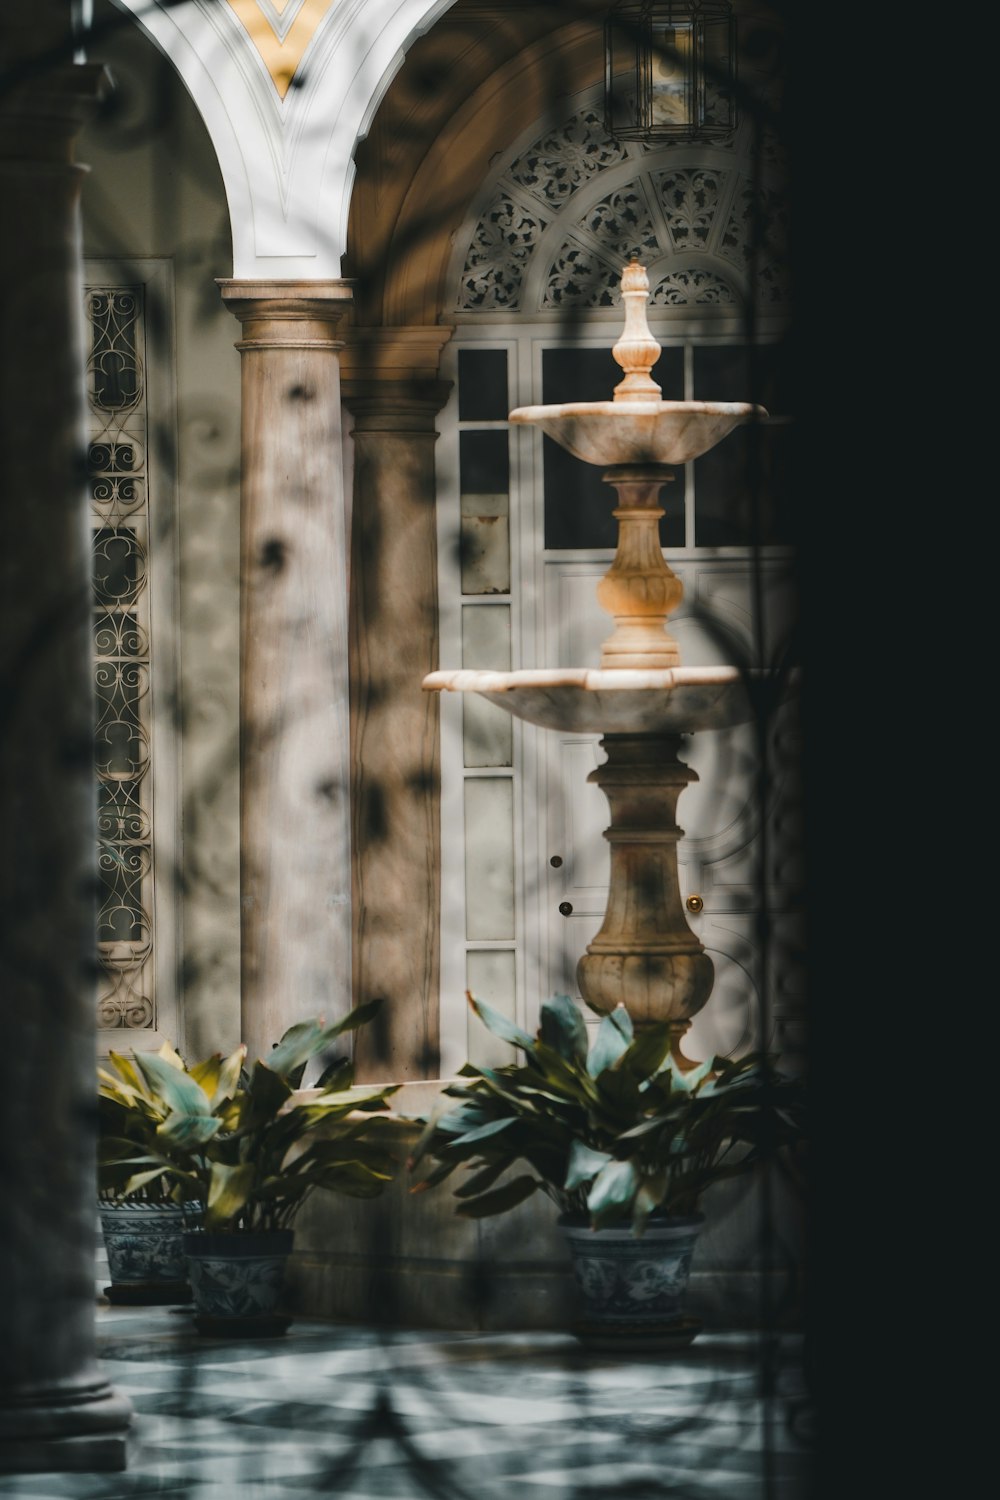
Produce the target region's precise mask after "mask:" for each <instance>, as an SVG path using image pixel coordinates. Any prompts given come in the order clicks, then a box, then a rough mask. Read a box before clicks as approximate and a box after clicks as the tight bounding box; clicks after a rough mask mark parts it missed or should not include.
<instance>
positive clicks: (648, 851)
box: [577, 734, 715, 1053]
mask: <svg viewBox="0 0 1000 1500" xmlns="http://www.w3.org/2000/svg"><path fill="white" fill-rule="evenodd" d="M679 745H680V736H679V735H676V734H670V735H656V734H607V735H605V736H604V737H603V738H602V740H601V748H602V749H603V750H604V752H605V754H606V755H607V760H606V761H605V762H604V764H603V765H601V766H598V767H597V768H596V770H594V771H591V773H590V775H589V776H588V778H587V779H588V781H592V782H596V784H597V785H598V786H599V787H600V788H601V790H602V792H603V793H604V795H605V796H606V797H607V799H608V805H609V807H610V809H611V826H610V827H609V828H607V829H606V830H605V833H604V837H605V838H606V839H607V841H608V843H609V844H610V846H611V876H610V888H609V891H608V902H607V908H606V910H605V914H604V922H603V925H602V927H601V929H600V931H599V932H598V933H597V935H596V936H595V937H594V939H593V941H592V942H590V943H588V944H587V951H586V953H585V954H584V955H583V957H582V958H581V959H580V962H579V964H578V966H577V981H578V983H579V985H580V992H581V994H582V995H583V998H584V1000H585V1001H586V1002H587V1004H588V1005H589V1006H590V1007H591V1009H592V1010H595V1011H599V1012H602V1013H604V1012H607V1011H610V1010H614V1009H615V1007H616V1006H618V1005H624V1007H625V1009H626V1010H627V1011H628V1013H629V1015H630V1016H631V1017H632V1021H633V1023H634V1024H635V1025H636V1026H639V1027H641V1026H642V1025H643V1024H648V1023H649V1022H653V1021H669V1022H670V1025H671V1028H672V1030H673V1031H674V1034H675V1046H674V1050H675V1053H678V1052H679V1045H680V1040H681V1037H682V1036H683V1035H684V1033H685V1031H687V1029H688V1027H689V1026H690V1024H691V1018H692V1017H693V1016H695V1015H697V1013H698V1011H700V1010H701V1008H702V1006H703V1005H704V1004H705V1002H706V1000H707V999H708V997H709V995H710V994H711V992H712V985H713V981H714V978H715V972H714V968H713V965H712V960H711V959H710V958H709V956H708V954H707V953H706V952H705V949H704V944H703V943H702V942H701V941H700V940H699V939H698V938H697V937H696V936H695V934H694V933H693V932H692V931H691V928H690V927H689V926H688V923H687V918H686V917H685V915H684V903H683V900H682V898H681V890H680V882H679V878H678V870H677V844H678V841H679V840H680V839H681V838H682V836H683V833H684V830H683V829H682V828H680V827H679V826H678V824H677V799H678V798H679V797H680V794H681V792H682V791H683V790H684V788H685V787H686V786H688V785H689V784H690V783H691V782H692V781H697V779H698V774H697V772H696V771H693V770H692V769H691V767H690V766H686V765H684V763H683V762H682V761H681V760H679V759H678V756H677V751H678V748H679Z"/></svg>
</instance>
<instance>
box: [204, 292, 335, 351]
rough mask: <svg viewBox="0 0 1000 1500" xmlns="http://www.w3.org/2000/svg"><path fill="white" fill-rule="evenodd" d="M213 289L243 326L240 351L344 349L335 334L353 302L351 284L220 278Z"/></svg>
mask: <svg viewBox="0 0 1000 1500" xmlns="http://www.w3.org/2000/svg"><path fill="white" fill-rule="evenodd" d="M215 284H216V286H217V287H218V288H219V292H220V295H221V297H222V300H223V302H224V303H225V304H226V306H227V307H228V308H229V310H230V312H231V313H232V314H233V316H234V317H236V318H238V319H239V321H240V323H241V324H242V325H243V338H242V339H241V340H240V342H239V343H238V344H237V345H236V347H237V349H240V350H246V349H273V348H277V347H280V348H307V349H340V348H342V347H343V342H344V341H343V339H342V338H340V337H337V336H336V331H337V329H338V328H339V326H340V324H341V322H342V321H343V319H344V317H345V316H346V314H347V312H348V310H349V309H350V306H351V302H352V299H353V297H354V283H353V282H351V281H347V280H343V279H337V280H329V281H312V280H309V279H306V278H301V279H295V280H281V281H279V280H273V281H272V280H263V279H261V278H259V277H253V278H247V279H243V278H235V277H218V278H217V279H216V283H215Z"/></svg>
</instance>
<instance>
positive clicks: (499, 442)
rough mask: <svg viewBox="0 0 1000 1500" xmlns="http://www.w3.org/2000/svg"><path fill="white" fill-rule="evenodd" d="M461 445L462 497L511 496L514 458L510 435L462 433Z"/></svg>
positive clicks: (460, 436)
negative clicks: (510, 455)
mask: <svg viewBox="0 0 1000 1500" xmlns="http://www.w3.org/2000/svg"><path fill="white" fill-rule="evenodd" d="M458 442H459V449H458V452H459V481H460V485H461V490H462V494H463V495H505V494H507V492H508V491H509V489H510V459H509V457H508V449H507V434H506V432H461V433H459V437H458Z"/></svg>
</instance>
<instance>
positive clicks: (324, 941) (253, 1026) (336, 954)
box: [219, 280, 352, 1056]
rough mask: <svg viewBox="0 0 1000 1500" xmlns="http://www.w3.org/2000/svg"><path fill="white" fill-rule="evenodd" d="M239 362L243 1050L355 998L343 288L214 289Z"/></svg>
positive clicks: (273, 284) (317, 284)
mask: <svg viewBox="0 0 1000 1500" xmlns="http://www.w3.org/2000/svg"><path fill="white" fill-rule="evenodd" d="M219 286H220V288H221V292H222V296H223V299H224V301H225V302H226V305H227V306H228V307H229V308H230V310H231V311H232V312H233V313H234V314H235V315H236V317H237V318H239V320H240V323H241V324H242V328H243V337H242V338H241V339H240V341H239V342H238V343H237V346H236V347H237V348H238V349H239V350H240V353H241V355H242V427H243V438H242V488H241V651H240V800H241V814H240V818H241V825H240V843H241V856H240V882H241V907H242V919H241V970H242V980H241V988H242V1029H243V1040H244V1041H246V1042H247V1043H248V1045H249V1047H250V1050H251V1056H255V1055H256V1056H266V1055H267V1053H268V1051H269V1050H270V1048H271V1046H272V1045H273V1043H274V1042H276V1041H277V1040H278V1038H279V1037H280V1036H281V1034H282V1032H283V1031H285V1030H286V1028H287V1027H288V1026H290V1025H292V1024H293V1023H294V1022H296V1021H301V1020H304V1019H305V1018H307V1017H310V1016H315V1015H325V1016H326V1017H327V1019H329V1020H332V1019H334V1017H336V1016H338V1015H341V1014H342V1013H343V1012H344V1011H346V1010H347V1009H348V1008H349V1006H350V1005H351V1003H352V995H351V907H350V901H351V874H350V790H349V760H348V681H347V562H346V554H345V525H344V483H343V454H342V439H341V410H340V370H339V364H338V358H337V351H338V350H339V349H340V347H341V343H342V340H341V338H340V337H339V335H338V330H339V326H340V323H341V319H342V318H343V316H344V313H345V312H346V310H347V308H348V306H349V303H350V299H351V289H350V286H349V285H348V284H347V283H345V282H343V281H247V280H225V281H220V283H219Z"/></svg>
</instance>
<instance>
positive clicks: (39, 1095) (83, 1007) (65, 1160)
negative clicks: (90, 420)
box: [0, 0, 131, 1473]
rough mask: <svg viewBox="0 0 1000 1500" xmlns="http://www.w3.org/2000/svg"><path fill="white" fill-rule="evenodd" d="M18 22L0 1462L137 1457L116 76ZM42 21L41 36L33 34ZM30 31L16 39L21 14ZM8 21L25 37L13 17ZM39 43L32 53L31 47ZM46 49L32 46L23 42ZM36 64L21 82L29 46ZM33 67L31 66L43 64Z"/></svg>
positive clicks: (8, 500) (1, 1013)
mask: <svg viewBox="0 0 1000 1500" xmlns="http://www.w3.org/2000/svg"><path fill="white" fill-rule="evenodd" d="M62 9H63V8H62V7H54V6H53V5H52V4H51V3H50V4H46V3H45V0H42V3H41V4H40V5H39V6H38V7H35V8H33V9H32V11H31V13H30V15H29V14H28V13H27V12H26V13H25V16H24V17H23V18H20V19H19V18H5V20H4V22H3V29H4V36H3V42H4V44H5V45H4V51H5V54H6V55H5V58H4V62H5V64H7V65H8V66H10V67H11V71H9V72H7V73H6V75H5V77H4V79H3V87H2V92H0V197H2V201H3V211H4V224H5V232H4V233H3V234H2V235H0V327H2V329H3V338H4V349H3V365H2V370H3V374H2V378H0V412H2V414H3V423H4V435H3V441H2V442H0V518H2V526H3V547H2V548H0V1017H2V1022H0V1026H2V1031H0V1183H2V1190H3V1225H2V1229H0V1295H2V1297H3V1309H2V1313H0V1320H2V1326H3V1331H2V1334H0V1472H6V1473H24V1472H28V1471H31V1472H37V1471H41V1470H56V1471H61V1470H99V1469H122V1468H124V1467H125V1456H126V1455H125V1433H126V1429H127V1428H128V1426H129V1423H130V1421H131V1406H130V1405H129V1403H128V1401H127V1400H126V1399H125V1398H124V1397H123V1396H121V1395H119V1394H118V1393H117V1392H116V1391H115V1390H114V1389H113V1388H112V1387H111V1386H110V1385H109V1384H108V1382H107V1381H106V1380H105V1379H104V1377H103V1375H102V1374H101V1372H100V1370H99V1368H98V1366H97V1363H96V1357H95V1356H96V1337H95V1321H94V1312H95V1262H94V1251H95V1235H96V1221H97V1212H96V1205H97V1185H96V1132H95V1126H96V1075H95V1066H96V1061H97V1056H96V1043H95V1034H96V1033H95V1014H94V1013H95V1003H96V986H95V974H96V967H95V956H96V955H95V947H96V921H97V917H96V900H95V896H96V887H97V824H96V800H95V790H94V788H95V782H94V764H93V743H94V715H93V690H92V680H93V673H92V665H91V656H92V626H91V615H92V606H91V586H90V571H91V567H90V533H89V526H88V509H87V496H86V488H85V477H84V476H85V472H86V471H85V453H86V446H85V444H86V438H85V418H84V413H85V391H84V383H83V369H84V363H83V337H82V333H83V308H82V301H83V286H82V281H83V278H82V267H81V247H80V209H79V197H80V188H81V180H82V177H83V174H84V172H85V170H86V169H85V168H84V167H82V166H79V165H77V164H76V163H75V162H74V160H73V149H74V141H75V138H76V135H77V133H78V131H79V129H80V127H81V125H82V124H83V123H84V121H85V120H86V119H87V118H88V117H89V116H90V114H91V113H92V111H93V109H94V108H95V106H96V104H97V102H98V100H99V98H100V96H101V94H102V93H103V91H104V89H105V87H106V85H107V81H108V80H107V74H106V73H105V72H104V69H103V68H101V67H97V66H93V65H90V64H79V65H75V66H74V65H73V64H72V63H71V62H70V61H69V60H68V59H69V56H70V53H69V50H68V49H65V50H63V51H62V52H61V56H62V57H63V58H65V59H66V60H65V61H62V60H58V55H59V54H58V53H57V54H56V56H57V60H56V61H52V62H46V61H45V60H44V57H43V56H42V55H41V54H40V53H39V50H38V49H39V48H44V46H45V45H46V44H47V43H49V42H50V41H51V42H52V44H53V46H55V44H56V43H58V41H59V38H60V36H61V35H62V33H63V32H64V31H65V30H66V29H67V27H68V11H69V7H68V6H67V7H65V12H66V13H65V15H63V14H57V11H59V12H61V11H62ZM29 23H30V31H29ZM19 27H20V28H22V30H21V35H20V38H19V37H18V28H19ZM11 31H12V32H13V33H14V36H13V46H11V45H10V42H11V36H10V32H11ZM25 39H28V40H29V41H30V44H31V46H30V48H29V47H26V48H24V49H23V50H19V47H18V41H19V40H21V41H23V40H25ZM32 48H33V49H34V50H33V51H32V50H31V49H32ZM19 56H20V57H21V59H22V61H23V62H24V63H25V64H26V67H25V68H24V70H23V71H22V72H21V74H20V77H19V78H18V74H17V69H18V66H19V65H18V63H17V58H18V57H19ZM32 64H34V66H32Z"/></svg>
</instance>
